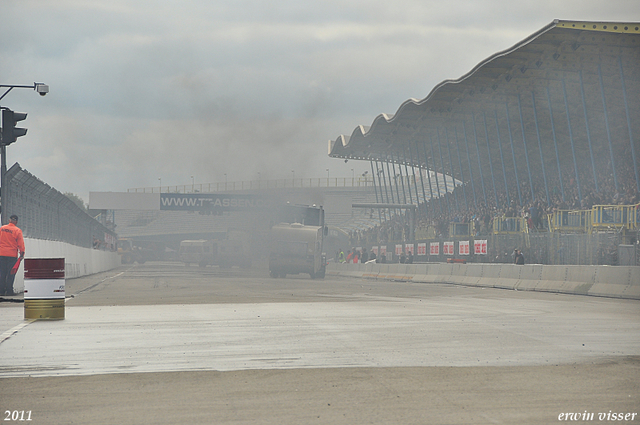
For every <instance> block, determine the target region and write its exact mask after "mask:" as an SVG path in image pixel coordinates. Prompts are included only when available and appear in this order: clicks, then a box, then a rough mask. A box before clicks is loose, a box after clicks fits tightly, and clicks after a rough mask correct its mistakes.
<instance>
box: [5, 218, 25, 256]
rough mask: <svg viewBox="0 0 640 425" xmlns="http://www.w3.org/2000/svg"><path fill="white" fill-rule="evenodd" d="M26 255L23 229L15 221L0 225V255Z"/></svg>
mask: <svg viewBox="0 0 640 425" xmlns="http://www.w3.org/2000/svg"><path fill="white" fill-rule="evenodd" d="M18 253H20V254H21V255H24V239H23V238H22V230H20V229H19V228H18V226H16V225H15V224H13V223H9V224H5V225H4V226H2V227H0V257H17V256H18Z"/></svg>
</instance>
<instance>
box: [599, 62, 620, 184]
mask: <svg viewBox="0 0 640 425" xmlns="http://www.w3.org/2000/svg"><path fill="white" fill-rule="evenodd" d="M598 77H599V78H600V92H601V93H602V109H603V110H604V124H605V128H606V129H607V138H608V139H609V154H610V155H611V169H612V171H613V184H614V185H615V187H616V193H618V192H619V190H618V176H617V174H616V162H615V158H614V156H613V142H612V141H611V130H610V129H609V114H608V113H607V102H606V99H605V97H604V82H603V81H602V67H601V65H600V64H598Z"/></svg>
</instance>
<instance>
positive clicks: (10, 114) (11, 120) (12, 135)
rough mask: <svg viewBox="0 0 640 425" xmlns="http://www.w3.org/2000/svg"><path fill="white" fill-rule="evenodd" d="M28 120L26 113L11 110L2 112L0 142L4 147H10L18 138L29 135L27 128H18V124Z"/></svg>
mask: <svg viewBox="0 0 640 425" xmlns="http://www.w3.org/2000/svg"><path fill="white" fill-rule="evenodd" d="M26 118H27V114H26V113H24V112H14V111H12V110H11V109H3V110H2V128H1V129H0V140H1V141H2V146H8V145H10V144H11V143H13V142H15V141H16V140H17V139H18V137H21V136H24V135H25V134H27V129H26V128H20V127H16V123H18V122H20V121H23V120H25V119H26Z"/></svg>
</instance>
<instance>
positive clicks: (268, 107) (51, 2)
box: [0, 0, 640, 201]
mask: <svg viewBox="0 0 640 425" xmlns="http://www.w3.org/2000/svg"><path fill="white" fill-rule="evenodd" d="M554 19H567V20H587V21H589V20H596V21H627V22H638V21H640V2H639V1H638V0H606V1H605V0H561V1H558V0H537V1H535V2H534V1H513V0H508V1H503V0H468V1H465V0H448V1H432V0H395V1H393V2H391V1H387V0H385V1H377V0H376V1H371V0H323V1H305V0H270V1H265V0H179V1H178V0H176V1H168V0H167V1H159V0H158V1H150V0H148V1H144V0H134V1H132V0H1V1H0V22H1V23H0V84H25V85H31V84H33V83H34V82H43V83H46V84H48V85H49V86H50V90H51V91H50V93H49V94H48V95H47V96H45V97H40V96H38V95H37V94H36V93H35V92H34V91H33V90H29V89H14V90H13V91H11V92H10V93H9V94H8V95H7V96H6V97H5V98H4V99H2V101H0V104H1V105H2V106H5V107H9V108H11V109H13V110H15V111H19V112H27V113H28V114H29V116H28V118H27V120H26V121H24V123H23V126H24V127H27V128H28V129H29V132H28V134H27V135H26V136H24V137H22V138H20V139H19V141H18V142H17V143H16V144H13V145H11V146H10V147H9V148H7V150H8V155H7V164H8V166H11V165H12V164H13V163H15V162H18V163H20V165H21V166H22V167H23V168H25V169H26V170H28V171H29V172H31V173H32V174H34V175H35V176H36V177H38V178H40V179H41V180H43V181H44V182H46V183H48V184H49V185H51V186H53V187H55V188H56V189H58V190H59V191H61V192H73V193H76V194H77V195H79V196H81V197H82V198H84V199H85V201H88V196H89V192H91V191H125V190H127V189H128V188H135V187H145V186H147V187H148V186H158V184H159V183H160V180H159V179H162V180H161V182H162V185H163V186H167V185H182V184H191V176H194V180H195V183H196V184H197V183H209V182H220V181H224V180H225V174H226V178H227V179H228V181H242V180H245V181H246V180H252V179H258V176H260V177H261V178H262V179H267V178H272V179H275V178H291V177H292V176H295V177H296V178H301V177H305V178H319V177H326V175H327V172H326V169H327V168H328V169H330V176H331V177H351V175H352V171H351V170H352V169H354V171H353V172H354V173H356V174H361V173H362V172H364V171H365V170H368V169H369V164H368V163H366V162H358V161H355V162H354V161H350V162H349V163H347V164H345V163H344V161H342V160H339V159H332V158H329V157H328V155H327V153H328V142H329V140H335V139H336V138H337V137H338V136H339V135H341V134H346V135H350V134H351V132H352V131H353V129H354V128H355V127H356V126H358V125H370V124H371V123H372V122H373V120H374V119H375V117H376V116H377V115H379V114H380V113H389V114H393V113H395V112H396V111H397V109H398V107H399V106H400V104H401V103H402V102H404V101H405V100H406V99H409V98H416V99H422V98H424V97H426V96H427V94H428V93H429V92H430V91H431V89H432V88H433V87H434V86H435V85H436V84H438V83H439V82H441V81H443V80H445V79H452V78H453V79H455V78H459V77H460V76H462V75H464V74H465V73H467V72H468V71H470V70H471V69H472V68H473V67H474V66H475V65H476V64H478V63H479V62H480V61H482V60H483V59H485V58H487V57H489V56H491V55H492V54H494V53H496V52H498V51H501V50H504V49H507V48H508V47H510V46H512V45H514V44H516V43H518V42H519V41H521V40H523V39H524V38H526V37H527V36H528V35H530V34H531V33H533V32H535V31H537V30H539V29H541V28H542V27H544V26H545V25H547V24H549V23H551V22H552V21H553V20H554ZM1 90H2V91H1V92H0V95H1V94H2V93H4V90H5V89H1ZM292 171H293V173H292ZM258 173H259V174H258Z"/></svg>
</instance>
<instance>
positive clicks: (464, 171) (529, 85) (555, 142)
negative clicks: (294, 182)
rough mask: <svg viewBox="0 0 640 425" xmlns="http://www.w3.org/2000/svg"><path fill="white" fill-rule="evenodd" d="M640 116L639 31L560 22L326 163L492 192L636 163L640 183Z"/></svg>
mask: <svg viewBox="0 0 640 425" xmlns="http://www.w3.org/2000/svg"><path fill="white" fill-rule="evenodd" d="M638 111H640V23H620V22H577V21H563V20H555V21H553V22H552V23H550V24H549V25H547V26H545V27H544V28H542V29H540V30H539V31H537V32H535V33H534V34H532V35H530V36H529V37H527V38H526V39H524V40H522V41H521V42H519V43H517V44H516V45H514V46H512V47H511V48H509V49H506V50H504V51H501V52H498V53H496V54H494V55H492V56H491V57H489V58H487V59H485V60H484V61H482V62H480V63H479V64H478V65H477V66H476V67H475V68H473V69H472V70H471V71H469V72H468V73H467V74H465V75H463V76H462V77H461V78H459V79H455V80H445V81H443V82H441V83H440V84H438V85H437V86H436V87H434V88H433V90H432V91H431V92H430V93H429V95H428V96H427V97H425V98H424V99H422V100H416V99H408V100H407V101H405V102H404V103H402V104H401V105H400V107H399V108H398V110H397V112H396V113H395V114H393V115H387V114H381V115H379V116H377V117H376V118H375V119H374V120H373V123H372V124H371V125H370V126H369V127H365V126H358V127H356V128H355V129H354V131H353V132H352V134H351V135H350V136H344V135H342V136H340V137H338V138H337V139H336V140H334V141H330V146H329V156H331V157H336V158H344V159H359V160H371V161H384V162H396V163H406V164H410V165H414V166H421V167H424V168H429V169H432V170H436V171H438V172H441V173H444V174H448V175H452V176H454V177H455V178H456V179H459V180H462V181H464V182H469V181H470V180H472V179H471V176H473V180H474V181H476V182H478V183H480V181H481V179H482V180H484V187H485V188H486V189H487V191H491V192H492V191H493V190H494V187H496V186H497V187H498V190H500V188H502V190H504V188H505V186H506V187H509V186H510V185H511V184H512V181H514V180H518V179H519V180H520V185H521V186H522V182H523V181H525V182H529V181H533V180H536V179H537V178H540V179H542V178H543V177H544V178H545V179H548V180H549V181H552V180H558V178H559V176H560V175H561V173H562V176H563V179H566V178H567V176H572V175H573V174H575V168H577V169H578V172H579V173H581V174H580V176H579V179H584V180H585V181H586V180H588V179H591V180H592V181H593V180H596V179H597V177H596V170H597V169H598V167H600V166H601V164H606V163H607V162H608V163H609V165H610V164H611V162H613V164H614V165H615V167H616V169H621V168H624V164H626V165H627V167H626V169H627V171H628V164H631V163H632V160H633V158H634V157H633V155H635V161H634V162H635V164H636V171H635V175H636V176H637V174H638V170H637V162H638V160H640V146H639V142H638V140H639V139H640V113H639V112H638ZM523 129H524V131H523ZM574 164H575V165H576V166H577V167H575V168H574ZM559 170H560V171H559ZM610 170H611V171H613V170H612V169H610ZM529 177H531V179H530V178H529ZM636 180H637V177H636ZM636 180H634V182H635V181H636ZM478 183H476V184H478ZM513 184H515V183H513ZM549 184H550V183H549ZM638 184H640V183H638ZM527 185H528V183H527ZM638 190H640V187H638Z"/></svg>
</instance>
